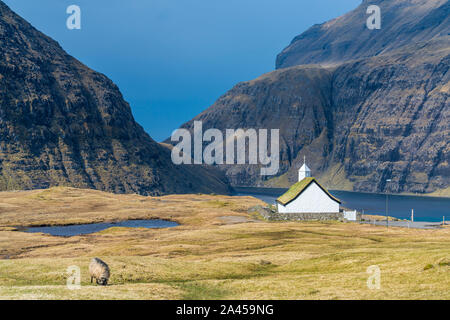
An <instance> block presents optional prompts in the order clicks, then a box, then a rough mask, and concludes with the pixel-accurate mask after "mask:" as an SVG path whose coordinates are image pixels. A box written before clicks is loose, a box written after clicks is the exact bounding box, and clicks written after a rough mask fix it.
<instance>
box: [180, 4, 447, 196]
mask: <svg viewBox="0 0 450 320" xmlns="http://www.w3.org/2000/svg"><path fill="white" fill-rule="evenodd" d="M372 3H375V4H376V3H378V4H379V5H380V6H381V9H382V12H384V14H383V15H382V17H383V21H384V24H383V27H382V29H381V30H367V32H372V33H371V34H367V35H366V31H365V30H363V27H364V28H366V27H365V19H366V17H367V15H366V13H365V9H366V8H367V5H368V2H364V3H363V4H362V5H361V6H360V7H359V8H357V9H356V10H355V11H353V12H351V13H349V14H347V15H344V16H343V17H340V18H337V19H335V20H332V21H331V22H328V23H325V24H323V25H321V26H315V27H313V28H312V29H310V30H308V31H307V32H305V33H304V34H302V35H300V36H299V37H297V38H296V39H294V41H293V42H292V44H291V45H290V46H289V47H288V48H287V49H285V50H284V51H283V53H281V54H280V55H279V56H278V59H277V66H278V67H279V68H280V69H279V70H277V71H274V72H272V73H269V74H266V75H263V76H262V77H260V78H258V79H256V80H253V81H249V82H244V83H240V84H238V85H237V86H235V87H234V88H233V89H231V90H230V91H229V92H227V93H226V94H225V95H224V96H222V97H221V98H220V99H218V101H217V102H216V103H215V104H214V105H213V106H211V107H210V108H208V109H207V110H206V111H204V112H203V113H201V114H200V115H198V116H197V117H196V118H194V119H193V120H201V121H203V127H204V129H207V128H219V129H221V130H224V129H226V128H267V129H270V128H279V129H280V159H281V163H280V173H279V175H278V176H277V177H275V178H272V179H270V180H268V181H267V180H266V179H265V178H264V177H261V176H260V175H259V174H258V172H259V171H258V170H256V169H257V166H252V165H240V166H229V165H223V166H221V168H222V170H223V171H224V172H226V174H227V176H228V177H229V179H230V181H231V183H232V184H234V185H252V186H258V185H259V186H262V185H266V186H288V185H289V184H291V183H292V182H294V181H296V179H297V173H296V172H297V169H298V168H299V167H300V166H301V164H302V161H303V156H306V157H307V159H308V165H309V166H310V167H311V168H312V169H313V171H314V175H315V176H316V177H318V178H320V180H321V182H323V183H324V184H326V185H327V187H330V188H337V189H347V190H355V191H367V192H380V191H390V192H417V193H428V192H434V191H436V190H443V189H446V188H448V187H449V185H450V164H449V163H450V104H449V100H448V99H449V89H450V82H449V80H450V79H449V64H450V36H449V35H448V33H449V31H450V23H449V18H448V16H449V15H448V12H449V11H448V10H449V2H448V1H423V0H415V1H412V0H393V1H370V4H372ZM356 16H358V17H359V18H358V19H356V18H355V17H356ZM383 28H386V29H383ZM394 30H395V32H394ZM345 39H347V40H345ZM368 39H371V41H369V40H368ZM342 41H343V42H345V43H347V44H346V45H342V46H341V44H342V43H341V42H342ZM330 48H331V49H330ZM381 48H385V49H383V50H381ZM299 64H300V65H299ZM301 64H310V65H301ZM183 127H186V128H192V121H191V122H188V123H187V124H185V125H184V126H183ZM387 179H392V182H390V183H386V180H387Z"/></svg>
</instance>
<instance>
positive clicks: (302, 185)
mask: <svg viewBox="0 0 450 320" xmlns="http://www.w3.org/2000/svg"><path fill="white" fill-rule="evenodd" d="M313 182H315V183H317V185H318V186H319V187H320V188H321V189H322V190H323V191H324V192H325V193H326V194H327V195H328V196H329V197H330V198H331V199H332V200H334V201H336V202H339V203H341V201H340V200H339V199H337V198H335V197H334V196H333V195H331V194H330V193H329V192H328V190H327V189H325V188H324V187H322V186H321V185H320V183H319V182H318V181H317V180H316V179H315V178H313V177H307V178H304V179H303V180H301V181H299V182H297V183H295V184H294V185H292V186H291V187H290V188H289V190H288V191H286V192H285V193H284V194H283V195H281V196H280V197H279V198H278V199H277V202H279V203H281V204H282V205H284V206H285V205H287V204H288V203H289V202H291V201H292V200H294V199H295V198H297V197H298V196H299V195H300V194H301V193H302V192H303V191H304V190H306V188H307V187H308V186H309V185H310V184H311V183H313Z"/></svg>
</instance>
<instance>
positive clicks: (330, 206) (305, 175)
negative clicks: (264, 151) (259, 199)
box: [277, 159, 341, 213]
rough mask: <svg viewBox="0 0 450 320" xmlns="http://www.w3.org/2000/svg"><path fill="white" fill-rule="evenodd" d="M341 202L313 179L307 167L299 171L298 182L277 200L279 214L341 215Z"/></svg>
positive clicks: (304, 165)
mask: <svg viewBox="0 0 450 320" xmlns="http://www.w3.org/2000/svg"><path fill="white" fill-rule="evenodd" d="M340 204H341V201H340V200H339V199H337V198H335V197H334V196H333V195H331V194H330V193H329V192H328V191H327V190H326V189H325V188H324V187H322V186H321V185H320V184H319V182H318V181H317V180H316V179H315V178H313V177H311V170H310V169H309V168H308V166H307V165H306V159H305V161H304V163H303V166H302V167H301V168H300V169H299V170H298V182H297V183H295V184H294V185H293V186H291V187H290V188H289V190H288V191H287V192H286V193H285V194H283V195H282V196H280V197H279V198H278V199H277V208H278V212H279V213H339V206H340Z"/></svg>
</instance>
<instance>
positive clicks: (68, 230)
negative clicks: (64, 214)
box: [25, 219, 179, 237]
mask: <svg viewBox="0 0 450 320" xmlns="http://www.w3.org/2000/svg"><path fill="white" fill-rule="evenodd" d="M178 225H179V224H178V223H176V222H173V221H167V220H159V219H152V220H127V221H120V222H111V223H107V222H102V223H89V224H79V225H68V226H49V227H31V228H27V229H26V230H25V231H26V232H31V233H48V234H50V235H52V236H61V237H72V236H77V235H82V234H89V233H94V232H99V231H102V230H105V229H108V228H111V227H128V228H148V229H153V228H171V227H176V226H178Z"/></svg>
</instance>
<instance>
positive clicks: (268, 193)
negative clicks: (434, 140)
mask: <svg viewBox="0 0 450 320" xmlns="http://www.w3.org/2000/svg"><path fill="white" fill-rule="evenodd" d="M235 190H236V194H235V195H240V196H253V197H255V198H258V199H261V200H263V201H265V202H267V203H269V204H274V203H275V200H276V198H278V197H279V196H280V195H282V194H283V193H284V192H286V190H287V189H283V188H235ZM330 193H331V194H333V195H334V196H335V197H337V198H338V199H340V200H341V201H342V206H343V207H345V208H349V209H356V210H358V211H361V212H362V211H364V213H365V214H378V215H384V214H385V213H386V195H385V194H378V193H361V192H350V191H339V190H330ZM411 209H414V220H415V221H428V222H439V221H442V217H444V216H445V219H446V220H450V198H438V197H423V196H399V195H388V210H389V216H391V217H395V218H399V219H410V218H411Z"/></svg>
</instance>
